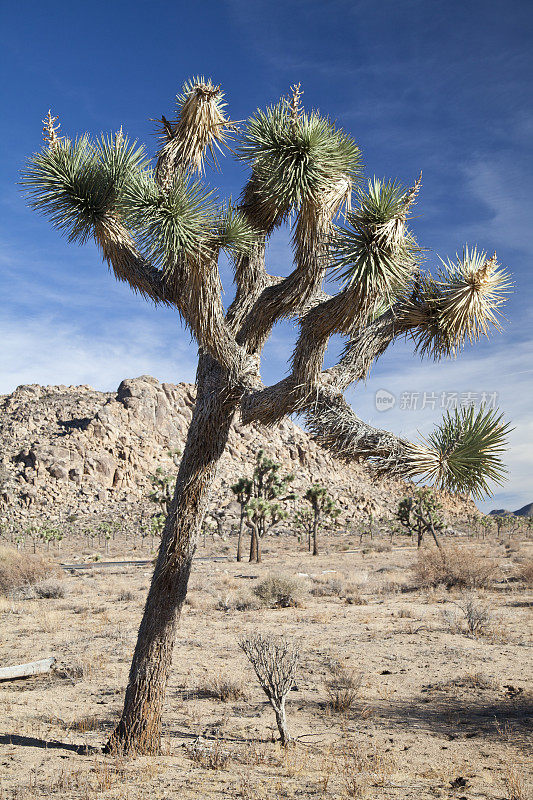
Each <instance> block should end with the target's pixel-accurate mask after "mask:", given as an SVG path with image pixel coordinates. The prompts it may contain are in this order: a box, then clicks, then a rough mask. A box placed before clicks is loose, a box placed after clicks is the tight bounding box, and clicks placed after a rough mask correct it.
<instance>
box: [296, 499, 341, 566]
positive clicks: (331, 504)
mask: <svg viewBox="0 0 533 800" xmlns="http://www.w3.org/2000/svg"><path fill="white" fill-rule="evenodd" d="M304 497H305V499H306V500H307V501H308V502H309V503H311V508H312V510H313V523H312V533H313V555H314V556H317V555H318V529H319V527H320V525H321V523H322V522H323V519H324V517H330V518H331V519H335V518H336V517H338V516H339V514H340V509H339V508H337V506H336V505H335V501H334V500H333V498H332V497H330V496H329V494H328V490H327V489H326V487H325V486H319V485H318V484H317V483H315V484H314V485H313V486H311V487H310V488H309V489H308V490H307V492H306V493H305V495H304ZM309 549H311V538H309Z"/></svg>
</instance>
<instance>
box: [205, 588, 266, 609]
mask: <svg viewBox="0 0 533 800" xmlns="http://www.w3.org/2000/svg"><path fill="white" fill-rule="evenodd" d="M263 606H264V603H263V602H262V601H261V600H260V598H259V597H257V596H256V595H255V594H252V593H251V592H242V593H240V594H228V595H225V596H224V597H219V598H218V600H217V602H216V604H215V608H216V609H217V610H218V611H257V610H258V609H259V608H262V607H263Z"/></svg>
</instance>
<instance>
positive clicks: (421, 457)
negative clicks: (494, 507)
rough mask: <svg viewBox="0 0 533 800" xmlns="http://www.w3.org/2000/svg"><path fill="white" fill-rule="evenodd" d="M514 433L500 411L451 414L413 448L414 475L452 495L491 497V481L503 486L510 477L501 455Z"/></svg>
mask: <svg viewBox="0 0 533 800" xmlns="http://www.w3.org/2000/svg"><path fill="white" fill-rule="evenodd" d="M510 430H511V428H510V425H509V424H508V423H504V422H503V415H502V414H499V413H498V412H497V411H496V410H486V409H485V408H484V407H481V408H480V409H479V410H478V411H477V412H476V410H475V409H474V407H473V406H471V407H469V408H461V409H455V410H454V411H453V412H450V411H448V412H447V413H446V415H445V417H444V419H443V421H442V424H441V425H440V426H439V427H438V428H436V429H435V430H434V431H433V432H432V433H431V434H430V435H429V436H428V437H427V438H424V439H422V442H421V443H420V444H418V445H413V446H412V450H411V451H410V453H409V460H410V464H411V470H410V473H411V474H412V475H419V476H421V477H422V479H423V480H428V481H430V482H431V483H433V484H434V485H435V486H436V487H438V488H440V489H447V490H448V491H450V492H462V493H464V494H471V495H472V496H473V497H474V498H478V499H479V498H482V497H484V496H486V495H490V494H491V491H490V488H489V481H493V482H495V483H497V484H501V483H502V482H503V479H504V476H505V475H506V473H507V469H506V467H505V465H504V464H503V462H502V460H501V458H500V455H501V453H503V452H504V451H505V449H506V438H507V435H508V433H509V432H510Z"/></svg>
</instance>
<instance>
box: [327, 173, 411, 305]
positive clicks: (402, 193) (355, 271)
mask: <svg viewBox="0 0 533 800" xmlns="http://www.w3.org/2000/svg"><path fill="white" fill-rule="evenodd" d="M405 198H406V190H405V188H403V187H402V186H401V184H400V183H398V182H397V181H381V180H379V179H377V178H374V179H373V180H372V181H369V182H368V187H367V188H366V189H362V188H359V190H358V201H359V204H358V207H357V208H356V209H355V210H354V211H352V212H350V213H349V214H348V215H347V218H346V225H345V226H344V227H342V228H339V229H338V230H337V234H336V236H335V239H334V243H333V248H334V256H333V267H334V274H335V275H336V277H337V278H339V279H340V280H341V281H342V282H343V283H344V285H345V286H350V287H354V288H355V289H356V290H357V291H358V292H359V293H360V294H361V296H362V297H363V298H376V299H377V300H378V301H380V300H381V301H382V300H383V299H385V300H386V301H388V300H390V298H392V297H393V296H394V295H395V294H396V293H398V292H399V291H401V290H403V289H404V288H405V286H406V285H407V283H408V282H409V280H410V279H411V277H412V275H413V272H414V270H415V269H416V266H417V263H418V260H419V254H420V248H419V247H418V246H417V244H416V242H415V239H414V237H413V236H412V234H411V233H410V232H409V231H408V230H407V229H406V226H405V219H406V202H405Z"/></svg>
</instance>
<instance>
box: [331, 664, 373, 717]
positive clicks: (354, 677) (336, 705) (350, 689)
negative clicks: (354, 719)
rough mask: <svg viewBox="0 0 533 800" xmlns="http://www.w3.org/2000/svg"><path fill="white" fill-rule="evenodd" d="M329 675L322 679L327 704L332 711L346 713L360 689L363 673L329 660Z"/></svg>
mask: <svg viewBox="0 0 533 800" xmlns="http://www.w3.org/2000/svg"><path fill="white" fill-rule="evenodd" d="M328 670H329V675H328V677H327V678H326V679H325V681H324V686H325V689H326V694H327V696H328V705H329V707H330V708H331V710H332V711H337V712H339V713H341V714H346V713H347V712H348V711H349V710H350V709H351V708H352V706H353V704H354V703H355V701H356V699H357V695H358V694H359V690H360V689H361V683H362V681H363V673H362V672H358V671H357V670H355V669H352V668H351V667H347V666H345V665H344V664H341V663H340V662H339V661H331V662H330V663H329V664H328Z"/></svg>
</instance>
